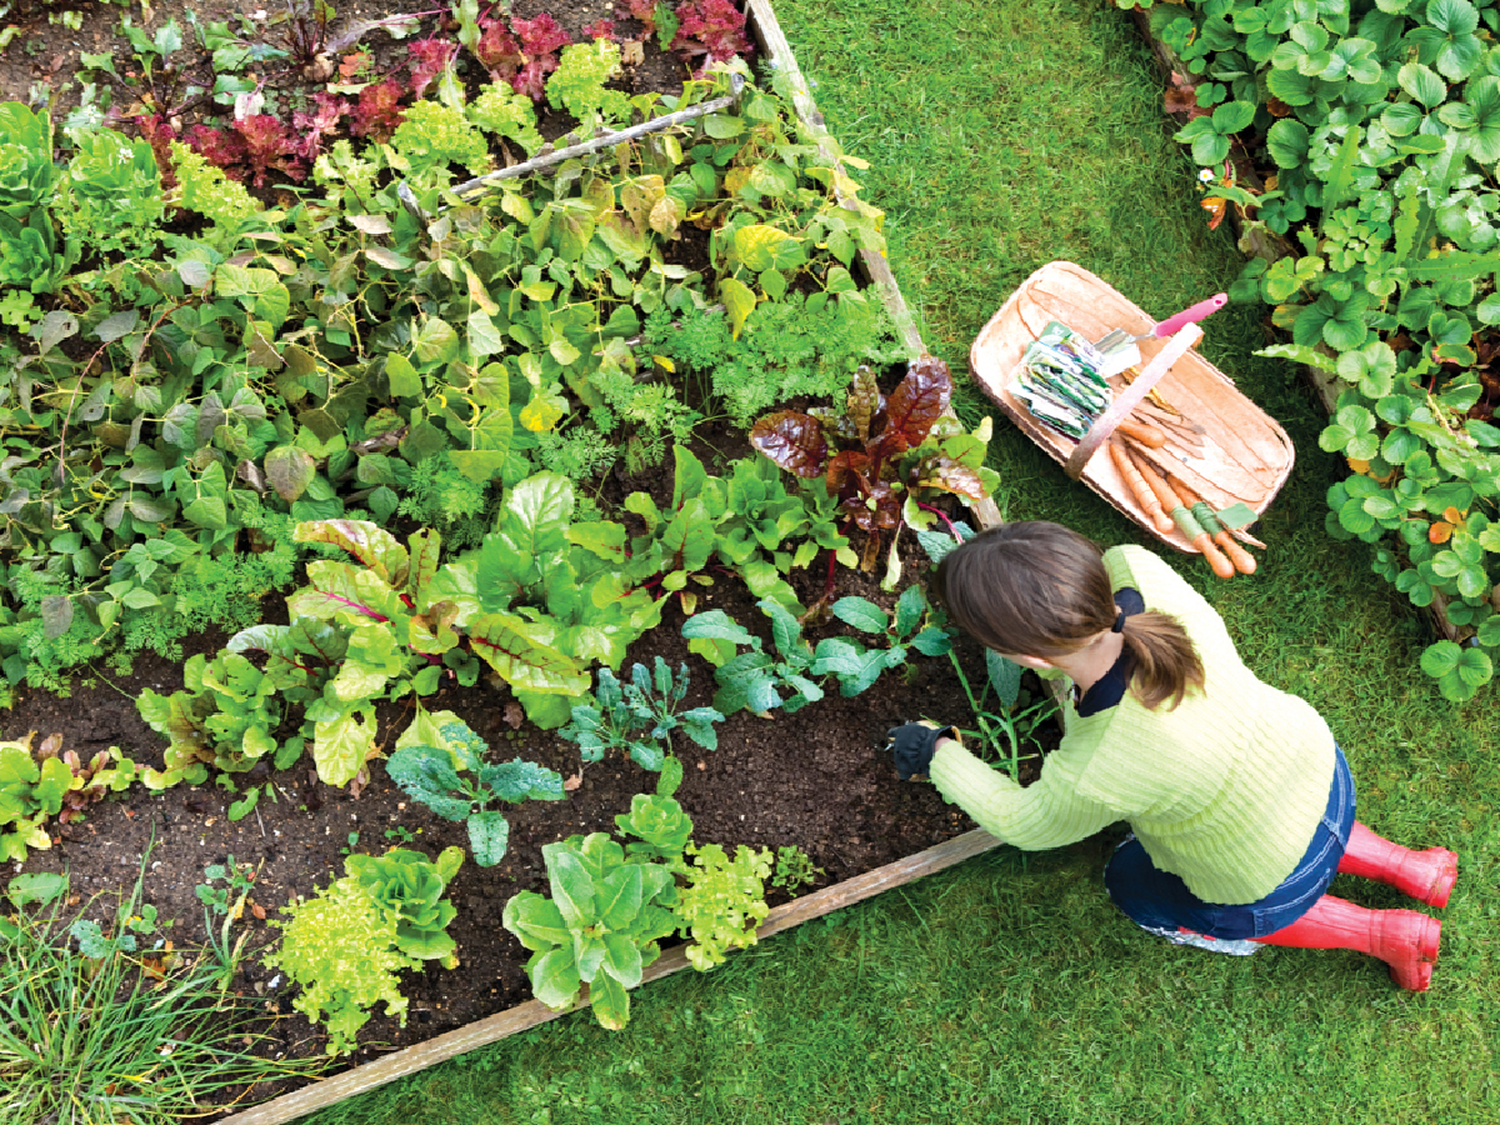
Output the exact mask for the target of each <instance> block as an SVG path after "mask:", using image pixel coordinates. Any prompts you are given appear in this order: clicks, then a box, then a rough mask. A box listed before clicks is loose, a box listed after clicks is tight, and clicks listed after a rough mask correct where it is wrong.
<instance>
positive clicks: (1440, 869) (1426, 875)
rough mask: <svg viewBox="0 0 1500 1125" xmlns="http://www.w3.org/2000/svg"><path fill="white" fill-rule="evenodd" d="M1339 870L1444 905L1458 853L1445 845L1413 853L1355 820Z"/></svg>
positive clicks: (1431, 904)
mask: <svg viewBox="0 0 1500 1125" xmlns="http://www.w3.org/2000/svg"><path fill="white" fill-rule="evenodd" d="M1339 870H1340V871H1345V872H1348V873H1349V874H1350V875H1358V876H1360V877H1361V878H1364V879H1376V880H1378V881H1380V882H1382V883H1387V884H1389V885H1390V886H1392V887H1395V888H1396V889H1397V890H1398V891H1401V892H1403V893H1404V894H1409V895H1411V897H1412V898H1414V899H1417V900H1419V901H1421V902H1425V903H1426V904H1427V905H1428V906H1447V905H1448V895H1449V894H1451V893H1452V891H1453V884H1454V883H1455V882H1456V881H1457V879H1458V856H1456V855H1454V854H1453V853H1452V852H1450V851H1449V850H1448V849H1447V848H1428V849H1427V850H1426V851H1425V852H1414V851H1412V850H1411V849H1410V848H1403V847H1402V846H1401V845H1400V844H1393V843H1391V842H1390V841H1389V840H1385V839H1382V838H1381V837H1379V836H1377V835H1375V833H1373V832H1371V831H1370V830H1369V829H1368V828H1366V827H1365V826H1364V825H1363V824H1361V823H1359V821H1357V820H1356V821H1355V822H1354V827H1353V829H1351V830H1350V832H1349V846H1348V847H1347V848H1345V849H1344V858H1343V859H1341V860H1339Z"/></svg>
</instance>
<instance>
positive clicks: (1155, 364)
mask: <svg viewBox="0 0 1500 1125" xmlns="http://www.w3.org/2000/svg"><path fill="white" fill-rule="evenodd" d="M1201 339H1203V329H1201V328H1199V327H1198V326H1197V325H1196V324H1185V325H1183V326H1182V328H1181V329H1180V330H1179V331H1178V332H1177V333H1176V334H1175V335H1173V336H1169V337H1167V343H1166V346H1165V347H1164V348H1162V350H1161V351H1159V352H1157V353H1156V354H1155V355H1154V356H1152V357H1151V362H1150V363H1148V364H1146V366H1145V368H1144V369H1143V370H1142V371H1141V373H1140V374H1139V375H1137V376H1136V377H1135V382H1133V383H1131V384H1130V385H1129V386H1128V387H1126V388H1125V390H1124V391H1122V392H1121V394H1120V397H1119V398H1117V399H1115V401H1114V402H1113V403H1112V404H1111V405H1110V408H1109V409H1108V410H1106V411H1105V412H1104V413H1103V414H1101V415H1099V417H1098V418H1097V419H1096V420H1095V421H1094V424H1093V425H1092V426H1090V427H1089V432H1088V433H1086V434H1084V435H1083V437H1081V438H1080V439H1079V440H1078V444H1077V445H1076V446H1074V447H1073V452H1072V453H1070V454H1069V455H1068V459H1067V461H1065V462H1064V463H1063V471H1064V472H1065V473H1067V474H1068V476H1070V477H1072V478H1073V479H1074V480H1078V479H1079V478H1080V477H1082V476H1083V469H1084V466H1086V465H1087V464H1088V463H1089V461H1090V459H1091V458H1092V457H1093V456H1094V454H1095V453H1097V452H1099V447H1100V446H1101V445H1103V444H1104V443H1105V442H1106V441H1108V440H1109V435H1110V434H1112V433H1114V432H1115V427H1116V426H1118V425H1119V424H1120V422H1121V421H1122V420H1123V419H1124V417H1125V416H1126V415H1127V414H1129V413H1130V412H1131V411H1132V410H1134V409H1135V408H1136V407H1137V406H1138V405H1140V401H1141V399H1143V398H1145V397H1146V395H1147V394H1148V393H1150V390H1151V388H1152V387H1154V386H1156V384H1157V383H1159V382H1161V379H1162V376H1164V375H1165V374H1166V373H1167V372H1168V371H1170V370H1171V368H1172V365H1173V364H1174V363H1176V362H1177V361H1178V360H1179V359H1181V358H1182V356H1183V353H1185V352H1186V351H1187V350H1188V349H1189V348H1191V347H1192V346H1193V345H1194V344H1196V343H1197V342H1198V341H1199V340H1201Z"/></svg>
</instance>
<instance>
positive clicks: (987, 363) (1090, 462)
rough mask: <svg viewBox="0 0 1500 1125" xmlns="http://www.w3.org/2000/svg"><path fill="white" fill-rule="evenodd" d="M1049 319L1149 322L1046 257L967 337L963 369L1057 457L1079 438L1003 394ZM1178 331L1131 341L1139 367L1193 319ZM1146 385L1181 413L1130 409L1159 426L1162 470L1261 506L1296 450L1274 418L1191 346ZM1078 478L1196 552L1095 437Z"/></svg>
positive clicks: (1080, 325)
mask: <svg viewBox="0 0 1500 1125" xmlns="http://www.w3.org/2000/svg"><path fill="white" fill-rule="evenodd" d="M1054 320H1058V321H1061V322H1062V323H1064V324H1066V325H1067V326H1068V327H1070V328H1072V329H1074V330H1075V331H1077V332H1080V333H1081V334H1082V335H1084V336H1086V337H1087V338H1088V339H1090V340H1097V339H1099V338H1100V337H1101V336H1103V335H1104V334H1105V333H1106V332H1108V331H1109V330H1110V329H1112V328H1124V329H1126V330H1127V331H1129V332H1132V333H1135V334H1140V333H1144V332H1149V331H1150V330H1151V328H1152V327H1153V326H1154V325H1155V324H1156V320H1155V319H1154V318H1152V317H1150V316H1148V315H1147V314H1146V312H1145V310H1143V309H1142V308H1140V307H1139V306H1138V305H1135V304H1133V303H1132V302H1131V301H1129V300H1127V299H1126V298H1125V297H1124V296H1122V295H1121V294H1120V293H1119V292H1118V291H1117V290H1116V289H1114V288H1113V287H1112V286H1111V285H1110V284H1109V283H1108V282H1106V281H1105V280H1104V279H1102V278H1100V277H1097V276H1096V275H1094V274H1092V273H1090V272H1089V271H1088V270H1086V269H1084V268H1083V267H1082V266H1078V265H1075V264H1074V263H1072V262H1061V261H1058V262H1049V263H1048V264H1047V265H1045V266H1043V267H1041V268H1040V269H1039V270H1037V271H1036V272H1035V273H1033V274H1032V275H1031V276H1030V277H1028V278H1027V279H1026V280H1025V281H1024V282H1022V283H1021V285H1020V287H1019V288H1018V289H1017V290H1016V291H1015V292H1014V293H1012V294H1011V295H1010V298H1009V299H1008V300H1007V301H1006V302H1005V304H1004V305H1002V306H1001V308H1000V311H999V312H997V313H996V314H995V315H994V316H992V317H991V318H990V321H989V323H988V324H986V325H985V326H984V329H983V330H982V331H981V332H980V333H979V336H978V337H977V338H976V339H975V341H974V344H973V347H971V348H970V349H969V370H970V372H971V373H972V374H973V376H974V378H975V380H976V381H977V382H978V383H979V385H980V386H981V387H983V388H984V390H985V392H986V393H987V394H988V395H989V396H990V397H991V398H992V399H994V400H995V402H996V403H997V404H999V406H1000V408H1001V409H1002V410H1004V411H1005V414H1006V416H1007V417H1008V418H1010V420H1011V421H1012V422H1014V423H1015V424H1016V425H1017V426H1018V427H1019V428H1020V429H1021V430H1022V431H1023V432H1024V433H1025V434H1026V435H1027V436H1028V437H1030V438H1031V439H1032V440H1033V441H1034V442H1036V443H1037V444H1038V445H1039V446H1041V447H1042V448H1043V449H1044V450H1046V451H1047V453H1048V454H1049V455H1050V456H1051V457H1052V458H1053V459H1054V460H1055V461H1058V462H1059V463H1062V464H1064V465H1066V464H1067V463H1068V461H1069V459H1070V457H1073V455H1074V450H1075V448H1077V447H1078V446H1080V445H1082V444H1083V443H1080V442H1077V441H1075V440H1074V439H1073V438H1070V437H1068V436H1066V435H1065V434H1061V433H1059V432H1057V431H1056V430H1054V429H1052V428H1051V427H1050V426H1046V425H1044V424H1043V423H1041V422H1040V421H1038V420H1037V419H1036V418H1035V417H1034V416H1033V415H1032V414H1031V412H1030V411H1029V410H1028V409H1027V408H1026V404H1025V403H1023V402H1022V401H1021V400H1020V399H1018V398H1016V397H1015V395H1014V394H1012V392H1011V387H1012V386H1013V385H1014V383H1015V381H1016V379H1017V378H1018V377H1019V376H1020V374H1021V373H1022V372H1023V371H1024V370H1025V365H1024V363H1023V362H1022V361H1023V357H1024V356H1025V353H1026V346H1027V345H1028V344H1029V343H1031V342H1032V341H1033V340H1035V339H1037V338H1038V337H1039V336H1040V335H1041V334H1042V332H1043V330H1044V329H1045V328H1046V327H1047V325H1048V323H1050V322H1051V321H1054ZM1179 337H1180V338H1179ZM1179 337H1174V338H1169V339H1167V340H1156V339H1148V340H1142V341H1140V344H1139V346H1140V350H1141V365H1140V366H1141V370H1142V371H1143V372H1145V371H1147V370H1148V368H1149V365H1150V361H1151V360H1152V358H1153V357H1155V356H1156V355H1157V354H1158V353H1161V352H1164V351H1167V350H1168V349H1172V350H1179V349H1180V348H1181V347H1183V346H1184V345H1185V344H1186V343H1187V342H1188V340H1189V339H1192V340H1196V339H1197V329H1196V326H1192V325H1190V326H1189V327H1188V329H1184V331H1183V332H1182V333H1179ZM1174 341H1175V342H1176V346H1175V348H1174V346H1173V345H1174ZM1110 385H1111V387H1112V388H1113V389H1114V390H1115V392H1116V395H1117V397H1118V396H1119V394H1120V392H1121V390H1122V389H1123V388H1124V387H1125V386H1126V385H1127V383H1126V380H1125V377H1124V376H1123V375H1116V376H1113V377H1111V379H1110ZM1155 390H1156V391H1157V392H1158V393H1159V394H1160V395H1161V396H1162V398H1163V399H1165V400H1166V401H1167V402H1168V403H1170V404H1171V405H1172V406H1173V407H1174V408H1175V409H1176V410H1177V411H1178V412H1179V413H1180V414H1181V421H1180V422H1177V423H1174V422H1173V421H1172V420H1171V416H1170V415H1167V416H1166V419H1165V420H1164V419H1163V416H1162V415H1161V413H1160V412H1156V411H1153V412H1152V413H1151V414H1150V416H1144V415H1143V413H1142V411H1140V410H1137V411H1136V412H1135V417H1136V419H1137V420H1139V421H1143V422H1147V423H1149V424H1151V425H1154V426H1157V427H1158V428H1159V429H1162V430H1164V432H1166V433H1167V438H1168V440H1167V446H1166V448H1165V450H1164V451H1163V452H1164V453H1166V454H1168V455H1170V456H1169V458H1168V464H1169V466H1170V467H1171V471H1172V472H1173V473H1175V474H1176V475H1177V476H1178V477H1180V478H1181V479H1182V481H1183V482H1184V483H1185V484H1187V485H1188V487H1190V488H1192V489H1193V490H1194V491H1195V492H1196V493H1198V495H1199V496H1201V497H1202V498H1203V499H1204V500H1206V501H1208V503H1209V505H1210V506H1211V507H1213V508H1215V509H1222V508H1226V507H1228V506H1229V505H1231V504H1233V503H1236V502H1240V503H1243V504H1245V505H1247V506H1248V507H1249V508H1250V509H1251V510H1252V511H1254V512H1255V513H1256V514H1257V515H1259V514H1261V513H1262V512H1264V511H1265V510H1266V508H1268V507H1269V506H1270V504H1271V501H1272V500H1273V499H1275V497H1276V493H1277V492H1278V491H1279V490H1280V488H1281V486H1282V485H1283V484H1285V483H1286V479H1287V477H1288V476H1289V475H1290V474H1291V471H1292V463H1293V459H1294V456H1295V450H1294V449H1293V446H1292V440H1291V438H1289V437H1288V436H1287V433H1286V431H1285V430H1283V429H1282V428H1281V426H1280V424H1278V423H1277V422H1276V420H1275V419H1274V418H1272V417H1270V415H1268V414H1266V413H1265V411H1263V410H1261V409H1260V407H1258V406H1256V405H1255V403H1253V402H1251V401H1250V400H1249V399H1248V398H1246V397H1245V396H1244V394H1242V393H1241V392H1240V390H1239V389H1238V388H1237V387H1236V386H1235V385H1234V382H1233V381H1232V380H1231V379H1230V378H1229V376H1227V375H1225V374H1224V373H1223V372H1222V371H1220V370H1219V369H1218V368H1217V367H1215V366H1214V365H1213V364H1211V363H1209V362H1208V360H1206V359H1204V358H1203V357H1202V356H1201V355H1199V354H1198V353H1197V352H1196V351H1186V352H1184V353H1183V354H1182V355H1181V356H1180V357H1179V358H1177V359H1176V360H1175V361H1173V362H1171V365H1170V366H1169V367H1168V368H1167V370H1166V373H1165V375H1163V376H1162V377H1161V379H1160V381H1158V382H1157V383H1156V384H1155ZM1116 422H1117V419H1114V418H1112V417H1110V416H1108V415H1106V417H1104V418H1101V419H1100V423H1099V425H1097V426H1096V427H1095V430H1094V431H1091V432H1090V433H1089V435H1088V436H1087V437H1086V438H1085V439H1084V441H1085V442H1091V441H1095V440H1100V439H1107V437H1108V435H1109V432H1110V431H1111V430H1113V429H1114V425H1115V424H1116ZM1079 479H1081V480H1082V481H1083V483H1084V484H1086V485H1088V486H1089V487H1090V488H1091V489H1093V490H1094V491H1095V492H1097V493H1098V494H1099V495H1100V496H1102V497H1104V499H1105V500H1107V501H1109V503H1110V504H1112V505H1114V506H1115V507H1116V508H1117V509H1119V510H1120V511H1121V512H1123V513H1124V514H1125V515H1126V516H1128V517H1130V519H1132V520H1134V521H1135V522H1136V523H1137V524H1139V525H1140V526H1141V527H1142V528H1144V529H1145V530H1146V531H1147V532H1149V533H1150V534H1151V535H1152V536H1154V537H1155V538H1157V539H1159V540H1161V541H1162V542H1164V543H1167V544H1169V545H1171V546H1172V547H1175V548H1176V549H1177V550H1179V551H1183V552H1185V553H1188V554H1197V553H1198V550H1197V548H1196V547H1194V546H1193V545H1192V543H1190V542H1189V541H1188V539H1187V538H1186V537H1185V536H1184V535H1183V534H1182V532H1181V531H1180V530H1177V529H1175V528H1174V529H1173V531H1172V533H1171V534H1169V535H1168V534H1163V533H1162V532H1160V531H1158V530H1157V528H1156V525H1155V524H1154V523H1153V522H1152V520H1151V517H1150V516H1148V515H1147V514H1146V512H1145V510H1144V509H1143V508H1142V507H1141V505H1140V503H1139V502H1138V501H1137V500H1136V498H1135V494H1134V493H1133V492H1131V490H1130V487H1129V486H1128V485H1127V484H1126V483H1125V481H1124V479H1123V478H1122V477H1121V476H1120V473H1119V470H1118V469H1117V468H1116V467H1115V463H1114V461H1113V460H1112V459H1111V458H1110V456H1109V454H1108V452H1107V451H1106V450H1105V449H1104V448H1103V443H1102V440H1100V444H1099V445H1098V447H1097V448H1096V450H1095V452H1094V453H1093V455H1092V456H1090V457H1089V458H1088V459H1087V461H1086V462H1084V463H1083V464H1082V466H1081V473H1080V474H1079Z"/></svg>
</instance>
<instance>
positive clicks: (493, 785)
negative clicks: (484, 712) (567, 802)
mask: <svg viewBox="0 0 1500 1125" xmlns="http://www.w3.org/2000/svg"><path fill="white" fill-rule="evenodd" d="M439 738H440V745H429V744H425V743H418V742H413V743H408V744H407V745H404V746H402V747H400V748H399V749H398V750H397V751H396V752H395V753H394V754H392V755H391V758H390V760H389V761H388V762H387V763H386V773H387V774H389V775H390V778H391V780H392V781H394V782H395V783H396V784H397V785H399V786H400V787H401V788H402V790H404V791H405V792H406V794H407V795H408V796H409V797H412V798H413V799H415V800H418V801H421V802H422V803H423V804H424V805H426V806H427V807H428V808H430V809H431V810H432V811H433V812H434V813H436V814H437V815H438V816H440V817H442V818H443V819H444V820H454V821H462V822H463V823H464V824H465V825H466V827H467V828H468V832H469V848H470V850H471V851H473V853H474V862H475V863H477V864H479V866H481V867H493V866H494V865H495V864H497V863H499V862H500V861H501V860H502V859H503V858H504V857H505V851H506V848H507V846H508V844H509V840H510V824H509V822H508V821H506V819H505V816H504V815H503V814H502V813H501V812H500V811H499V810H498V809H493V808H489V807H488V806H489V805H490V804H491V803H493V802H496V801H509V802H511V803H513V804H519V803H520V802H521V801H525V800H527V799H532V800H542V801H560V800H562V799H563V797H564V796H566V794H565V793H564V791H563V780H562V775H560V774H559V773H558V772H557V771H556V770H549V769H546V768H545V767H543V766H538V765H535V764H533V763H531V762H523V761H522V760H521V759H520V758H516V759H515V760H514V761H510V762H499V763H489V762H486V761H485V760H484V754H485V752H486V750H488V747H487V746H486V745H485V743H484V740H483V739H481V738H480V737H479V736H478V735H477V734H475V733H474V732H473V731H472V730H470V729H469V728H468V726H467V725H465V724H464V723H462V722H451V723H445V724H444V725H443V726H442V727H441V728H440V729H439Z"/></svg>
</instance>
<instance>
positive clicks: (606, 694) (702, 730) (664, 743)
mask: <svg viewBox="0 0 1500 1125" xmlns="http://www.w3.org/2000/svg"><path fill="white" fill-rule="evenodd" d="M630 677H631V678H630V679H629V680H627V681H625V682H624V683H621V682H620V681H619V680H617V679H616V678H615V676H614V673H612V672H611V671H610V670H609V669H608V668H600V669H599V672H598V686H597V688H596V689H595V692H594V702H593V703H583V704H578V705H577V706H575V707H574V708H573V718H572V721H571V722H570V723H569V724H568V725H567V726H565V727H563V728H562V730H560V731H558V734H560V735H561V736H562V737H563V738H566V739H567V740H568V741H569V742H574V743H577V745H578V748H579V750H580V751H581V752H582V756H583V760H584V761H585V762H597V761H598V760H599V759H600V758H602V757H603V756H604V755H605V753H606V752H608V751H611V750H618V751H620V752H621V753H622V754H623V755H626V756H628V757H629V758H630V759H631V761H633V762H635V763H636V765H638V766H640V767H641V768H642V769H647V770H653V771H659V770H660V769H661V768H662V766H663V764H664V763H665V761H666V759H667V756H668V755H670V754H671V752H672V732H673V731H677V730H680V731H681V732H682V733H683V734H684V735H686V736H687V737H688V738H690V739H691V740H692V741H693V742H695V743H697V744H698V745H699V746H701V747H703V749H705V750H716V749H718V746H719V738H718V734H717V733H716V732H715V731H714V727H713V724H714V723H720V722H723V721H724V716H723V715H722V714H720V713H719V712H718V711H715V710H714V709H713V708H712V707H693V708H690V709H689V710H686V711H682V712H680V713H679V712H677V711H676V707H677V704H679V703H681V702H682V700H683V698H684V697H685V696H686V695H687V689H688V670H687V665H686V664H683V665H681V666H680V667H679V668H678V670H677V676H676V678H675V680H674V678H673V676H672V669H671V668H670V667H668V665H667V662H666V661H665V660H663V659H662V658H661V657H660V656H658V657H657V658H656V664H655V672H654V674H653V673H650V672H647V670H646V666H645V665H644V664H635V665H633V666H632V667H631V674H630ZM653 687H654V689H655V690H654V692H653Z"/></svg>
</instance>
